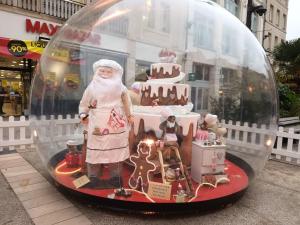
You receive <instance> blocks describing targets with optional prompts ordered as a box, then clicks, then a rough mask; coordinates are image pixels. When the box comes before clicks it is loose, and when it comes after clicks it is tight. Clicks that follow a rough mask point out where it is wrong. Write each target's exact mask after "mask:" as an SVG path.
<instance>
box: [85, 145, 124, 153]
mask: <svg viewBox="0 0 300 225" xmlns="http://www.w3.org/2000/svg"><path fill="white" fill-rule="evenodd" d="M128 146H129V144H127V145H126V146H124V147H119V148H108V149H99V148H89V147H87V149H88V150H91V151H102V152H106V151H113V150H118V149H122V148H128Z"/></svg>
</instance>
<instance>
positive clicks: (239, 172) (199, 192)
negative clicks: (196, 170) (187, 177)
mask: <svg viewBox="0 0 300 225" xmlns="http://www.w3.org/2000/svg"><path fill="white" fill-rule="evenodd" d="M226 165H227V166H226V169H225V173H226V174H227V175H228V178H229V180H230V182H229V183H224V184H218V185H217V186H216V187H213V186H210V185H203V184H198V183H196V182H194V181H193V186H194V190H195V191H194V195H195V196H194V197H193V198H190V199H186V202H185V203H196V202H206V201H210V200H217V199H222V198H226V197H227V196H232V195H234V194H235V193H239V192H242V191H243V190H245V189H246V188H247V187H248V183H249V178H248V175H247V174H246V172H245V171H244V170H243V169H242V168H240V167H239V166H237V165H236V164H234V163H232V162H231V161H228V160H226ZM80 170H81V169H80V168H68V167H67V166H66V162H65V161H64V160H62V161H60V162H59V163H57V164H56V166H55V167H53V174H52V175H53V177H54V179H55V180H56V182H58V183H59V184H61V185H63V186H64V187H66V188H68V189H71V190H73V191H76V192H80V193H82V194H85V195H89V196H97V197H100V198H111V197H110V196H111V195H112V194H113V193H115V189H103V190H99V189H91V188H85V187H81V188H78V189H76V187H75V186H74V184H73V181H74V180H75V179H76V178H74V177H73V176H72V175H73V174H74V173H76V172H79V171H80ZM132 171H133V167H131V166H129V165H124V166H123V174H122V179H123V184H124V188H125V189H126V190H129V191H130V192H132V195H131V196H130V197H127V198H125V197H122V196H114V198H113V199H112V200H120V201H127V202H137V203H150V204H153V205H155V204H159V203H172V204H174V203H175V204H178V203H176V198H175V195H176V189H177V186H178V182H177V181H175V182H173V184H172V192H171V199H170V200H163V199H157V198H150V197H149V196H148V195H147V193H143V192H141V191H139V190H134V189H131V188H129V186H128V179H129V177H130V175H131V173H132ZM107 174H108V171H107V168H105V167H104V173H103V176H102V177H99V178H100V180H101V179H107V177H108V175H107ZM154 181H155V182H161V179H160V178H159V175H158V176H155V179H154ZM183 187H184V185H183Z"/></svg>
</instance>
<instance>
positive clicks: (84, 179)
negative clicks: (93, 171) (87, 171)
mask: <svg viewBox="0 0 300 225" xmlns="http://www.w3.org/2000/svg"><path fill="white" fill-rule="evenodd" d="M88 182H90V180H89V178H88V177H87V176H86V175H83V176H81V177H79V178H77V179H76V180H74V181H73V184H74V186H75V187H76V188H80V187H82V186H83V185H85V184H87V183H88Z"/></svg>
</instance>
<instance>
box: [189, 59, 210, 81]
mask: <svg viewBox="0 0 300 225" xmlns="http://www.w3.org/2000/svg"><path fill="white" fill-rule="evenodd" d="M193 71H194V74H195V80H202V81H209V74H210V66H208V65H205V64H200V63H194V64H193Z"/></svg>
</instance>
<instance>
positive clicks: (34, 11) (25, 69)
mask: <svg viewBox="0 0 300 225" xmlns="http://www.w3.org/2000/svg"><path fill="white" fill-rule="evenodd" d="M85 3H86V1H83V0H76V1H61V0H51V1H50V0H37V1H36V0H34V1H33V0H29V1H27V0H6V1H0V82H1V85H2V86H3V87H4V88H5V90H6V97H5V100H4V106H3V111H4V112H5V115H20V114H24V112H25V113H26V111H27V109H28V103H29V91H30V85H31V81H32V78H33V76H34V69H35V66H36V64H37V62H38V59H39V58H40V54H41V53H42V51H43V49H44V48H45V46H46V44H47V41H48V40H50V39H51V37H52V36H53V35H54V34H55V33H56V32H57V31H58V29H59V28H60V27H61V26H62V25H63V23H64V22H65V21H66V20H67V19H68V18H69V17H70V16H71V15H73V14H74V13H75V12H77V11H78V10H79V9H81V8H82V7H84V6H85Z"/></svg>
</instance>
